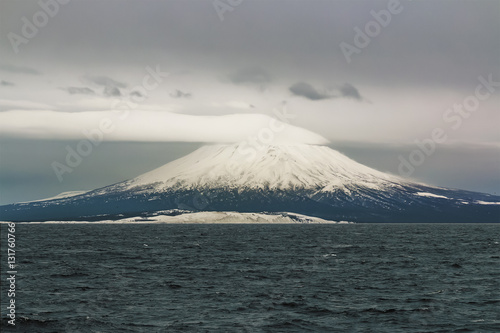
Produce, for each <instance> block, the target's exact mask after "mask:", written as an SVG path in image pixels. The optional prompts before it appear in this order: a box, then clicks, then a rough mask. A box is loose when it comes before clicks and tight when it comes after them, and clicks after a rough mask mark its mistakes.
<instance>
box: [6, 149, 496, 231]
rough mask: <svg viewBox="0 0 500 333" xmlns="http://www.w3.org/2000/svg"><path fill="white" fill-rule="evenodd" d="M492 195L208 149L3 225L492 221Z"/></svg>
mask: <svg viewBox="0 0 500 333" xmlns="http://www.w3.org/2000/svg"><path fill="white" fill-rule="evenodd" d="M498 202H500V197H496V196H491V195H487V194H481V193H475V192H468V191H460V190H451V189H445V188H438V187H431V186H427V185H423V184H417V183H414V182H410V181H407V180H404V179H402V178H400V177H397V176H393V175H389V174H386V173H383V172H380V171H377V170H374V169H372V168H369V167H366V166H364V165H362V164H359V163H357V162H355V161H353V160H351V159H350V158H348V157H346V156H345V155H343V154H341V153H339V152H337V151H335V150H332V149H330V148H328V147H325V146H316V145H267V146H260V147H255V146H250V145H249V144H247V143H242V144H233V145H210V146H204V147H201V148H199V149H198V150H196V151H194V152H193V153H191V154H189V155H187V156H185V157H182V158H180V159H178V160H175V161H173V162H170V163H168V164H166V165H164V166H162V167H160V168H157V169H155V170H152V171H150V172H148V173H145V174H143V175H140V176H138V177H136V178H134V179H131V180H128V181H124V182H121V183H117V184H114V185H110V186H106V187H103V188H100V189H97V190H94V191H89V192H86V193H83V194H78V195H75V196H71V197H65V198H60V199H53V200H47V201H38V202H32V203H21V204H16V205H8V206H3V207H1V208H0V218H1V219H3V220H48V219H76V218H77V219H101V218H102V217H103V216H105V217H106V218H108V219H109V218H114V217H115V218H123V217H127V216H136V215H138V214H142V215H148V214H153V213H154V212H158V211H166V210H175V209H182V210H189V211H238V212H256V213H259V212H293V213H298V214H304V215H310V216H316V217H320V218H324V219H329V220H337V221H338V220H344V221H346V220H347V221H361V222H498V221H500V205H496V204H495V203H498Z"/></svg>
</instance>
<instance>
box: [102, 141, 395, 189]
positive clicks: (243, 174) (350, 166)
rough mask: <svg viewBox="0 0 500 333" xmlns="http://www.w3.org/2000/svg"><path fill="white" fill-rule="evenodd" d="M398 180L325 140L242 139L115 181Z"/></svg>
mask: <svg viewBox="0 0 500 333" xmlns="http://www.w3.org/2000/svg"><path fill="white" fill-rule="evenodd" d="M401 181H402V180H401V179H400V178H399V177H396V176H391V175H388V174H385V173H382V172H379V171H377V170H374V169H371V168H369V167H366V166H364V165H362V164H359V163H357V162H355V161H353V160H351V159H350V158H348V157H346V156H345V155H343V154H341V153H339V152H337V151H335V150H332V149H330V148H328V147H325V146H314V145H269V146H261V148H260V149H254V148H253V147H250V146H249V145H247V144H236V145H211V146H204V147H201V148H199V149H198V150H196V151H194V152H193V153H191V154H189V155H187V156H185V157H182V158H180V159H178V160H175V161H173V162H171V163H168V164H166V165H164V166H161V167H159V168H157V169H155V170H152V171H150V172H148V173H145V174H143V175H141V176H139V177H137V178H134V179H132V180H130V181H127V182H126V183H122V184H118V186H119V187H120V188H121V190H134V189H139V188H141V187H144V188H148V189H149V190H152V191H155V192H161V191H164V190H172V189H180V188H182V189H190V190H191V189H204V188H226V189H234V188H245V189H265V190H298V189H307V190H319V191H324V192H335V191H337V190H341V191H344V192H347V193H349V192H350V189H354V188H360V187H364V188H369V189H375V190H383V189H386V188H392V187H397V186H398V184H399V183H400V182H401ZM123 185H125V186H123ZM109 190H116V188H109Z"/></svg>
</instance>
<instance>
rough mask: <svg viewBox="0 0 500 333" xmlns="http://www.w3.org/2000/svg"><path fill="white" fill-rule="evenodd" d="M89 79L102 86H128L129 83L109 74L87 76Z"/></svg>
mask: <svg viewBox="0 0 500 333" xmlns="http://www.w3.org/2000/svg"><path fill="white" fill-rule="evenodd" d="M85 78H86V79H87V80H89V81H90V82H92V83H95V84H97V85H100V86H105V87H118V88H126V87H127V84H125V83H123V82H119V81H116V80H114V79H112V78H110V77H107V76H86V77H85Z"/></svg>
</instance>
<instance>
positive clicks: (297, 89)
mask: <svg viewBox="0 0 500 333" xmlns="http://www.w3.org/2000/svg"><path fill="white" fill-rule="evenodd" d="M288 90H290V92H291V93H292V94H294V95H296V96H301V97H304V98H307V99H309V100H311V101H319V100H323V99H330V98H352V99H355V100H357V101H363V100H364V98H363V97H362V96H361V94H360V93H359V90H358V89H357V88H356V87H354V86H353V85H352V84H350V83H344V85H342V86H341V87H340V88H338V90H337V89H325V90H323V91H321V90H319V89H317V88H315V87H314V86H312V85H311V84H309V83H307V82H303V81H300V82H297V83H294V84H292V85H291V86H290V87H289V88H288Z"/></svg>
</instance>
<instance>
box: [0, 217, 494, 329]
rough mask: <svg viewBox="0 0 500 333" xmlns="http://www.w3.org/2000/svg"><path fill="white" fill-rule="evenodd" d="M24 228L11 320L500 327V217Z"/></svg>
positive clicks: (36, 324) (82, 324)
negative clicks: (489, 220)
mask: <svg viewBox="0 0 500 333" xmlns="http://www.w3.org/2000/svg"><path fill="white" fill-rule="evenodd" d="M6 229H7V226H6V225H5V224H4V225H2V238H6ZM16 229H17V230H16V235H17V240H16V250H17V253H16V255H17V260H18V263H19V266H18V267H17V271H18V274H17V280H16V283H17V288H18V290H17V293H16V304H17V318H16V326H15V329H13V328H12V327H11V326H8V325H7V321H6V319H5V318H6V317H5V308H6V306H7V303H6V301H7V298H6V297H5V295H6V294H7V290H6V284H5V283H4V281H5V277H6V258H5V253H6V251H7V250H6V242H5V240H4V239H2V249H1V251H2V252H1V253H2V259H1V260H2V262H1V267H2V291H1V292H2V304H1V306H2V323H1V325H2V326H1V329H2V332H10V331H12V332H40V333H43V332H499V331H500V245H499V241H500V226H499V225H494V224H354V225H307V224H306V225H303V224H297V225H234V224H231V225H222V224H212V225H200V224H198V225H167V224H141V225H123V224H118V225H109V224H72V225H69V224H45V225H44V224H17V225H16Z"/></svg>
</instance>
